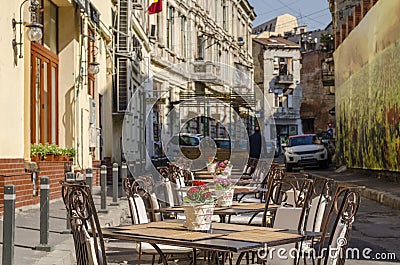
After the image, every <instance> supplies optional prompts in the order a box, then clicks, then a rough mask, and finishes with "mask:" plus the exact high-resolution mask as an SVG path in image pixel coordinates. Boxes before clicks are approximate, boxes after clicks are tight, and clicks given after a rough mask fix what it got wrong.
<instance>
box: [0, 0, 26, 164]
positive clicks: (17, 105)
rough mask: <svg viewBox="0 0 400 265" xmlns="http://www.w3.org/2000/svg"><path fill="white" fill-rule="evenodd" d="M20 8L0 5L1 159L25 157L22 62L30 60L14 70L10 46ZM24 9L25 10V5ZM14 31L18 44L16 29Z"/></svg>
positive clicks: (8, 4) (8, 2) (10, 2)
mask: <svg viewBox="0 0 400 265" xmlns="http://www.w3.org/2000/svg"><path fill="white" fill-rule="evenodd" d="M19 5H20V3H19V2H15V1H2V8H1V10H0V29H1V30H0V31H1V32H2V34H1V38H0V51H1V56H0V84H1V88H0V91H1V94H0V124H1V125H0V158H22V157H23V156H24V98H25V95H24V73H25V70H26V69H24V62H25V61H26V60H28V62H29V57H28V58H26V57H25V58H22V59H19V58H17V63H18V66H14V56H13V48H12V44H11V43H12V39H13V38H14V32H13V30H12V27H11V21H12V19H13V18H15V19H16V20H19ZM24 7H25V9H24V10H26V8H27V5H25V6H24ZM22 28H23V30H24V27H22ZM16 29H17V31H16V37H17V39H16V40H17V42H19V25H17V28H16ZM23 41H24V42H25V43H24V45H23V46H22V49H24V47H28V48H29V42H28V45H27V44H26V41H25V40H23ZM18 52H19V47H18ZM28 55H29V53H28ZM28 69H29V68H28ZM28 76H29V75H28Z"/></svg>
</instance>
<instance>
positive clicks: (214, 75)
mask: <svg viewBox="0 0 400 265" xmlns="http://www.w3.org/2000/svg"><path fill="white" fill-rule="evenodd" d="M189 75H190V79H192V80H195V81H199V82H213V83H218V82H219V81H221V76H220V69H219V66H217V65H215V64H214V63H212V62H209V61H195V62H191V63H190V65H189Z"/></svg>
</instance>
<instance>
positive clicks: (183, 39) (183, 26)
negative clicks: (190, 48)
mask: <svg viewBox="0 0 400 265" xmlns="http://www.w3.org/2000/svg"><path fill="white" fill-rule="evenodd" d="M186 47H187V37H186V17H184V16H182V17H181V54H182V57H183V58H186V57H187V51H186V49H187V48H186Z"/></svg>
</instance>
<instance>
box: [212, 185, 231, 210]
mask: <svg viewBox="0 0 400 265" xmlns="http://www.w3.org/2000/svg"><path fill="white" fill-rule="evenodd" d="M215 195H216V196H217V204H216V205H217V206H219V207H231V206H232V201H233V188H231V189H228V190H215Z"/></svg>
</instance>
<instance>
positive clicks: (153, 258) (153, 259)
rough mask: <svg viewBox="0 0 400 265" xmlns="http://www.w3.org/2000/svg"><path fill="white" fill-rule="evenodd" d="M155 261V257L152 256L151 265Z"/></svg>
mask: <svg viewBox="0 0 400 265" xmlns="http://www.w3.org/2000/svg"><path fill="white" fill-rule="evenodd" d="M155 261H156V255H153V257H152V259H151V265H154V262H155Z"/></svg>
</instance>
